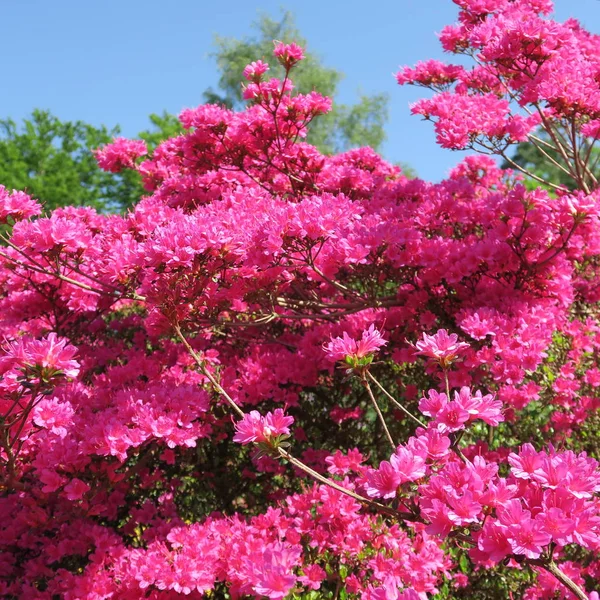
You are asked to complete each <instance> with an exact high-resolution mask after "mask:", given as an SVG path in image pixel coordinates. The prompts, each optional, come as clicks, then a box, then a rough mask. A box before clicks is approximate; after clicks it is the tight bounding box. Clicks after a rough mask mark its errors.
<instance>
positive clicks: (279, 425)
mask: <svg viewBox="0 0 600 600" xmlns="http://www.w3.org/2000/svg"><path fill="white" fill-rule="evenodd" d="M293 422H294V417H289V416H286V415H285V414H284V412H283V410H282V409H281V408H278V409H276V410H275V412H274V413H271V412H269V413H267V415H266V416H265V417H263V416H262V415H261V414H260V413H259V412H258V411H257V410H253V411H251V412H250V413H248V414H247V415H244V418H243V419H242V420H241V421H238V422H237V423H236V424H235V430H236V433H235V435H234V436H233V441H234V442H239V443H240V444H244V445H245V444H251V443H253V442H256V443H260V442H266V443H271V442H272V441H273V440H274V439H276V438H278V437H280V436H283V435H286V436H287V435H289V434H290V429H289V426H290V425H291V424H292V423H293Z"/></svg>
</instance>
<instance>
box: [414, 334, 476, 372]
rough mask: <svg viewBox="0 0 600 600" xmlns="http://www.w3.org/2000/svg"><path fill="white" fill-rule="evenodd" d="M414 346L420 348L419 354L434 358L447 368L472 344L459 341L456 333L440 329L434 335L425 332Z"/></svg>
mask: <svg viewBox="0 0 600 600" xmlns="http://www.w3.org/2000/svg"><path fill="white" fill-rule="evenodd" d="M414 347H415V348H416V349H417V350H418V352H417V354H420V355H421V356H426V357H428V358H433V359H434V360H436V361H437V362H439V363H440V365H441V366H442V367H444V368H445V367H447V366H448V365H450V364H451V363H453V362H454V361H455V360H456V359H457V358H458V356H459V355H460V354H462V353H463V352H464V351H465V350H466V349H467V348H469V347H470V346H469V344H467V343H465V342H459V341H458V336H457V335H456V334H455V333H452V334H450V335H449V334H448V332H447V331H446V330H445V329H440V330H439V331H438V332H437V333H435V334H434V335H427V334H426V333H424V334H423V339H422V340H419V341H418V342H416V343H415V344H414Z"/></svg>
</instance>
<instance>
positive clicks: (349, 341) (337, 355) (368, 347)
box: [323, 325, 387, 361]
mask: <svg viewBox="0 0 600 600" xmlns="http://www.w3.org/2000/svg"><path fill="white" fill-rule="evenodd" d="M386 344H387V341H386V340H384V339H383V337H382V336H381V332H380V331H379V330H377V329H375V325H371V326H370V327H369V329H366V330H365V331H363V333H362V337H361V339H360V340H358V341H356V340H355V339H353V338H351V337H350V336H349V335H348V334H347V333H346V332H344V333H343V335H342V337H336V338H331V341H330V342H329V343H328V344H327V345H325V346H323V350H324V351H325V352H326V353H327V357H328V358H329V359H330V360H333V361H338V360H346V359H348V358H349V359H354V360H360V359H361V358H365V357H367V356H369V355H370V354H373V353H374V352H377V350H379V348H381V347H382V346H385V345H386Z"/></svg>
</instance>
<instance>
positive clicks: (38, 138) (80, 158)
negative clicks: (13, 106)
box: [0, 110, 182, 212]
mask: <svg viewBox="0 0 600 600" xmlns="http://www.w3.org/2000/svg"><path fill="white" fill-rule="evenodd" d="M150 122H151V128H149V129H148V130H147V131H143V132H142V133H140V134H139V137H140V138H142V139H144V140H145V141H146V142H147V144H148V146H149V148H150V149H151V150H152V149H154V148H155V147H156V146H157V145H158V144H159V143H160V141H162V140H164V139H166V138H167V137H169V136H172V135H177V134H178V133H180V132H181V131H182V127H181V125H180V124H179V121H178V120H177V118H176V117H175V116H173V115H170V114H168V113H163V114H162V115H150ZM119 131H120V130H119V128H118V127H113V128H112V129H108V128H106V127H104V126H102V127H94V126H93V125H89V124H88V123H84V122H83V121H75V122H71V121H61V120H60V119H58V118H57V117H55V116H53V115H52V114H50V112H48V111H43V110H34V111H33V114H32V115H31V117H30V118H28V119H25V120H24V121H23V123H22V124H21V126H20V127H19V126H17V124H16V123H15V122H14V121H13V120H12V119H4V120H0V184H1V185H4V186H5V187H7V188H9V189H13V188H14V189H19V190H25V191H27V192H28V193H29V194H31V195H32V196H33V197H35V198H37V199H39V200H40V201H41V202H43V204H44V208H45V209H46V210H52V209H54V208H57V207H59V206H92V207H94V208H96V209H98V210H101V211H105V212H112V211H119V210H124V209H127V208H129V207H130V206H132V205H133V204H135V202H137V201H138V200H139V198H140V197H141V196H142V195H143V193H144V190H143V187H142V184H141V179H140V177H139V175H138V174H137V173H135V172H131V171H126V172H123V173H118V174H116V173H105V172H104V171H102V170H101V169H100V168H99V167H98V165H97V163H96V159H95V157H94V153H93V151H94V149H96V148H98V147H99V146H102V145H104V144H106V143H108V142H110V141H111V140H112V139H113V137H115V136H116V135H118V134H119Z"/></svg>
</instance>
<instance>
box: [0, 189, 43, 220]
mask: <svg viewBox="0 0 600 600" xmlns="http://www.w3.org/2000/svg"><path fill="white" fill-rule="evenodd" d="M41 212H42V207H41V206H40V205H39V204H38V203H37V202H36V201H35V200H33V199H32V198H31V196H28V195H27V194H26V193H25V192H20V191H17V190H13V191H12V192H10V193H9V192H8V190H7V189H6V188H5V187H4V186H3V185H0V223H6V221H7V219H8V218H9V217H10V218H11V219H14V220H15V221H20V220H22V219H28V218H29V217H33V216H36V215H39V214H40V213H41Z"/></svg>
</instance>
